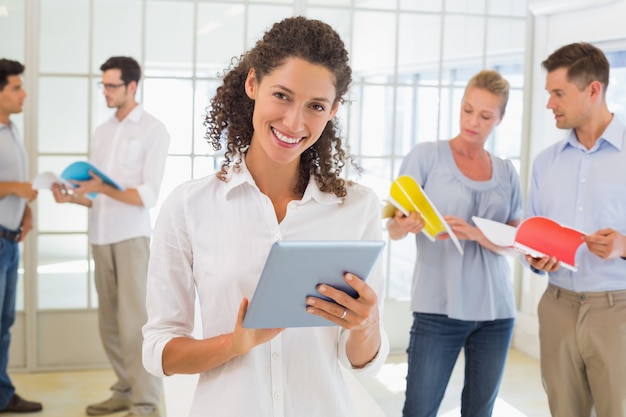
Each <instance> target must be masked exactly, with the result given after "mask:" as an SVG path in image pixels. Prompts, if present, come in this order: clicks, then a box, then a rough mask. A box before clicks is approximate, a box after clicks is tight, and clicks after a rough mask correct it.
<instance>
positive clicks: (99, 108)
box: [89, 70, 142, 142]
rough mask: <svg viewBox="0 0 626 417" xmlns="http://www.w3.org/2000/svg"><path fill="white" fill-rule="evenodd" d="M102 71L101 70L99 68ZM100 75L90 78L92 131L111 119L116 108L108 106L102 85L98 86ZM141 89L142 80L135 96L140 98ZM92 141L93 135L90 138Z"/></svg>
mask: <svg viewBox="0 0 626 417" xmlns="http://www.w3.org/2000/svg"><path fill="white" fill-rule="evenodd" d="M98 71H100V70H98ZM101 79H102V78H101V77H100V75H98V76H97V77H92V78H91V79H90V81H89V82H90V85H91V105H92V108H91V113H92V115H91V133H92V134H93V132H94V131H95V130H96V128H97V127H98V126H100V125H101V124H102V123H104V122H105V121H107V120H109V119H110V118H111V117H112V116H113V114H115V109H110V108H109V107H108V106H107V102H106V100H105V98H104V91H102V89H101V88H100V87H98V83H99V82H100V81H101ZM141 90H142V82H141V81H140V82H139V87H138V89H137V93H136V94H135V97H136V98H137V99H138V100H139V99H140V98H141ZM89 141H90V142H91V137H90V138H89Z"/></svg>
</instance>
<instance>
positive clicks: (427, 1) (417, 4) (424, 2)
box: [400, 0, 443, 12]
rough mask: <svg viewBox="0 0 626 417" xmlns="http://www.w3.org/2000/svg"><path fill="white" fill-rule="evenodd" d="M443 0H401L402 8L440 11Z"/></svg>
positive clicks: (419, 10) (417, 10) (418, 10)
mask: <svg viewBox="0 0 626 417" xmlns="http://www.w3.org/2000/svg"><path fill="white" fill-rule="evenodd" d="M442 5H443V0H400V10H410V11H416V12H440V11H441V9H442Z"/></svg>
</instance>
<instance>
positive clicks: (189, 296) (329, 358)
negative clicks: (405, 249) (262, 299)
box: [143, 165, 389, 417]
mask: <svg viewBox="0 0 626 417" xmlns="http://www.w3.org/2000/svg"><path fill="white" fill-rule="evenodd" d="M380 210H381V203H380V201H379V199H378V198H377V196H376V195H375V194H374V192H373V191H371V190H370V189H368V188H366V187H363V186H361V185H352V186H349V188H348V195H347V197H346V198H345V200H344V201H343V203H342V200H341V199H339V198H337V197H336V196H335V195H334V194H328V193H323V192H320V191H319V189H318V187H317V185H316V184H315V182H314V181H313V180H312V181H311V182H310V183H309V185H308V187H307V189H306V192H305V193H304V196H303V198H302V200H300V201H292V202H291V203H290V204H289V205H288V208H287V214H286V216H285V218H284V219H283V221H282V222H281V223H278V221H277V219H276V214H275V211H274V208H273V206H272V202H271V201H270V199H269V198H268V197H267V196H265V195H264V194H262V193H261V192H260V190H259V189H258V188H257V186H256V185H255V183H254V180H253V179H252V177H251V175H250V173H249V172H248V171H247V169H246V168H245V165H244V166H243V168H242V170H241V172H238V173H235V174H234V175H232V176H231V178H230V180H229V181H228V182H223V181H220V180H219V179H218V178H216V176H215V175H212V176H208V177H206V178H203V179H199V180H194V181H190V182H187V183H185V184H182V185H181V186H179V187H178V188H177V189H176V190H175V191H174V192H173V193H172V195H170V196H169V197H168V199H167V200H166V202H165V203H164V204H163V206H162V207H161V213H160V215H159V219H158V220H157V225H156V227H155V231H154V235H153V244H152V249H151V257H150V267H149V272H148V294H147V308H148V323H147V324H146V325H145V326H144V329H143V334H144V347H143V360H144V365H145V367H146V369H148V371H149V372H151V373H153V374H155V375H158V376H164V373H163V369H162V354H163V348H164V347H165V345H166V344H167V343H168V342H169V341H170V340H171V339H172V338H175V337H190V335H191V334H192V332H193V328H194V304H195V300H196V292H197V294H198V300H199V306H200V310H201V311H200V316H201V318H202V337H203V338H210V337H214V336H218V335H222V334H226V333H231V332H232V331H233V329H234V326H235V322H236V320H237V311H238V308H239V305H240V303H241V300H242V298H244V297H247V298H248V299H250V298H251V297H252V295H253V293H254V289H255V287H256V284H257V281H258V278H259V276H260V274H261V270H262V268H263V265H264V262H265V259H266V257H267V255H268V252H269V249H270V246H271V245H272V242H274V241H276V240H277V239H283V240H380V239H381V238H382V220H381V213H380ZM323 261H324V260H323V259H320V262H323ZM368 283H369V285H370V286H372V288H373V289H374V290H375V291H376V293H377V295H378V300H379V303H380V306H379V308H380V311H381V315H382V308H383V307H382V303H383V300H384V280H383V274H382V264H381V262H380V261H379V262H378V264H377V265H376V267H375V268H374V270H373V272H372V274H371V275H370V277H369V278H368ZM381 332H382V340H383V342H382V345H381V347H380V349H379V352H378V355H377V356H376V357H375V358H374V360H373V361H372V362H370V363H369V364H368V365H367V366H366V367H364V368H362V369H358V370H357V369H355V370H353V371H354V372H355V373H358V374H362V375H365V376H374V375H376V373H377V372H378V370H379V369H380V367H381V366H382V365H383V363H384V361H385V359H386V357H387V354H388V352H389V343H388V339H387V336H386V335H385V333H384V331H383V329H382V317H381ZM348 336H349V332H348V331H345V330H343V329H340V328H339V327H338V326H333V327H312V328H289V329H286V330H285V331H283V332H282V333H281V334H280V335H278V336H277V337H276V338H274V339H273V340H271V341H270V342H268V343H265V344H262V345H259V346H257V347H255V348H254V349H252V350H251V351H250V352H248V353H247V354H245V355H242V356H239V357H236V358H234V359H232V360H230V361H228V362H227V363H225V364H223V365H221V366H219V367H217V368H215V369H212V370H210V371H208V372H205V373H203V374H201V375H200V378H199V381H198V386H197V389H196V393H195V397H194V401H193V405H192V411H191V414H190V415H191V416H209V415H210V416H241V417H249V416H255V417H259V416H268V417H269V416H272V417H292V416H304V415H306V416H308V417H314V416H319V417H348V416H354V413H355V412H354V408H353V405H352V403H351V399H350V395H349V392H348V389H347V387H346V385H345V383H344V381H343V378H342V374H341V369H340V368H339V363H341V364H342V365H343V366H345V367H346V368H348V369H351V365H350V363H349V361H348V358H347V356H346V341H347V339H348Z"/></svg>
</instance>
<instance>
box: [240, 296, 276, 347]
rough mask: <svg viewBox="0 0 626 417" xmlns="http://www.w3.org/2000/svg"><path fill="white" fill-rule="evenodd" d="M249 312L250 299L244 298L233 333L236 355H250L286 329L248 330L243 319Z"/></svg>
mask: <svg viewBox="0 0 626 417" xmlns="http://www.w3.org/2000/svg"><path fill="white" fill-rule="evenodd" d="M247 311H248V299H247V298H244V299H243V300H242V301H241V304H240V305H239V311H238V312H237V323H236V324H235V331H234V332H233V339H232V350H233V353H234V354H235V355H243V354H246V353H248V352H249V351H250V350H252V348H254V347H255V346H258V345H260V344H263V343H265V342H269V341H270V340H272V339H273V338H275V337H276V336H278V334H279V333H280V332H282V331H283V330H285V329H247V328H245V327H243V319H244V317H245V316H246V312H247Z"/></svg>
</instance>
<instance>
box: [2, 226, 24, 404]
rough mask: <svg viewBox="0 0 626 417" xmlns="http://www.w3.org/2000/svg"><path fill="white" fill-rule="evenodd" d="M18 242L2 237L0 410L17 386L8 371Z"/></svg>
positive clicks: (18, 254) (13, 317) (13, 318)
mask: <svg viewBox="0 0 626 417" xmlns="http://www.w3.org/2000/svg"><path fill="white" fill-rule="evenodd" d="M19 256H20V253H19V248H18V245H17V242H13V241H11V240H9V239H5V238H0V314H1V316H0V410H2V409H4V408H5V407H6V406H7V405H8V404H9V400H10V399H11V397H13V394H15V387H14V386H13V383H12V382H11V378H9V374H8V373H7V365H8V363H9V344H10V343H11V333H10V329H11V326H13V323H14V322H15V292H16V286H17V267H18V264H19Z"/></svg>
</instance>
